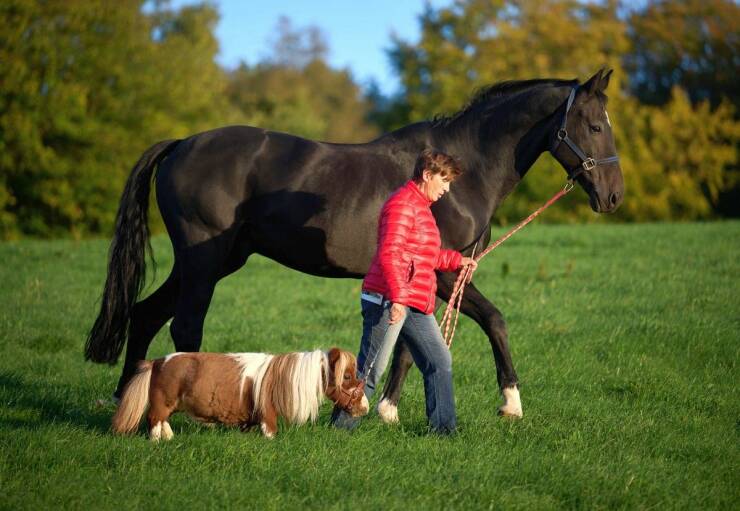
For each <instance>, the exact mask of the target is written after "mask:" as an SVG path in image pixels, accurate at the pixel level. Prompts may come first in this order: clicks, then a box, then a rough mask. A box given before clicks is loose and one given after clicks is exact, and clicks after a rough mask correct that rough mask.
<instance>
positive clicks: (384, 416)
mask: <svg viewBox="0 0 740 511" xmlns="http://www.w3.org/2000/svg"><path fill="white" fill-rule="evenodd" d="M378 415H380V420H382V421H383V422H385V423H386V424H398V406H396V405H394V404H393V403H391V401H390V400H389V399H385V398H383V399H381V400H380V402H379V403H378Z"/></svg>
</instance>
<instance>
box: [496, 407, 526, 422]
mask: <svg viewBox="0 0 740 511" xmlns="http://www.w3.org/2000/svg"><path fill="white" fill-rule="evenodd" d="M498 415H499V417H511V418H514V419H521V418H522V417H523V416H524V414H523V413H522V409H521V408H511V407H507V406H501V407H499V409H498Z"/></svg>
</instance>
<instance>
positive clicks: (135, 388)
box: [112, 360, 154, 435]
mask: <svg viewBox="0 0 740 511" xmlns="http://www.w3.org/2000/svg"><path fill="white" fill-rule="evenodd" d="M153 365H154V362H152V361H151V360H142V361H141V362H139V366H138V367H137V370H136V374H135V375H134V377H133V378H131V381H129V382H128V385H126V389H125V390H124V391H123V396H121V402H120V403H119V404H118V409H117V410H116V413H115V414H113V421H112V427H113V432H114V433H118V434H121V435H122V434H126V433H131V432H132V431H136V429H137V428H138V427H139V422H141V416H142V415H144V410H146V406H147V405H148V404H149V385H150V384H151V381H152V366H153Z"/></svg>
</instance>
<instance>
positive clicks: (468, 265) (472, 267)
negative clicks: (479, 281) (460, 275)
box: [460, 257, 478, 284]
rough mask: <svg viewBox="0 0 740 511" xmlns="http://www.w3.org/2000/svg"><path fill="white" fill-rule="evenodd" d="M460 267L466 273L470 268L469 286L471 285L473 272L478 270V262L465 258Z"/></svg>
mask: <svg viewBox="0 0 740 511" xmlns="http://www.w3.org/2000/svg"><path fill="white" fill-rule="evenodd" d="M460 267H461V269H462V271H465V270H467V269H468V268H470V273H469V274H468V279H467V284H470V281H471V280H473V272H474V271H475V270H477V269H478V261H476V260H475V259H473V258H472V257H463V258H462V259H461V260H460Z"/></svg>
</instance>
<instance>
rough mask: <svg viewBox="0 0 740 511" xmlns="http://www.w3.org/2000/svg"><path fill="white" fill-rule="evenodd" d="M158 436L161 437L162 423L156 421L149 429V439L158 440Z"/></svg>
mask: <svg viewBox="0 0 740 511" xmlns="http://www.w3.org/2000/svg"><path fill="white" fill-rule="evenodd" d="M160 438H162V423H161V422H158V423H156V424H155V425H154V426H152V429H150V430H149V440H151V441H152V442H159V439H160Z"/></svg>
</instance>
